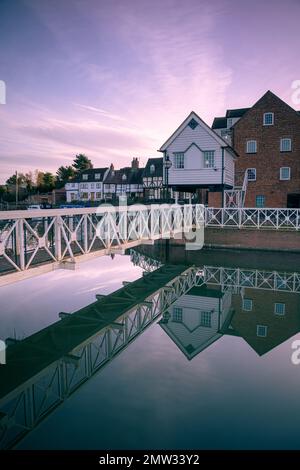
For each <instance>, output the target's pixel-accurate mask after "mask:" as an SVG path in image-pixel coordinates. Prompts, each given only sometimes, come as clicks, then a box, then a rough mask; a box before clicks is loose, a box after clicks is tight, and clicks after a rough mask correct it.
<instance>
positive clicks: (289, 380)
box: [0, 249, 300, 449]
mask: <svg viewBox="0 0 300 470" xmlns="http://www.w3.org/2000/svg"><path fill="white" fill-rule="evenodd" d="M151 255H152V258H153V257H154V258H155V256H156V259H157V252H155V250H154V251H153V253H151V250H150V249H149V250H148V252H147V257H146V258H144V261H145V260H146V261H147V262H148V263H149V259H150V260H151ZM205 256H206V258H205V264H206V265H212V266H214V267H218V268H219V267H220V266H222V264H223V263H222V257H223V255H222V253H221V255H219V256H218V257H216V256H215V255H214V254H213V253H211V252H210V253H208V254H206V255H205ZM243 256H244V255H243ZM226 257H227V258H228V254H227V255H226ZM227 258H226V264H227V266H228V264H229V265H230V259H229V260H228V259H227ZM248 258H249V259H248V261H247V257H246V258H245V256H244V258H243V259H242V260H241V261H240V263H242V264H241V265H239V260H238V259H237V258H236V256H232V266H233V267H234V269H236V268H237V266H238V267H240V268H245V269H246V268H249V271H250V265H251V270H253V269H254V266H253V255H250V256H249V255H248ZM258 258H259V255H258ZM160 261H161V262H162V264H163V263H164V262H165V260H163V259H161V260H160ZM180 262H181V263H182V260H181V261H180ZM284 262H285V261H284V259H283V258H282V257H277V259H276V257H275V256H274V255H273V256H272V257H269V259H268V260H266V261H265V265H264V266H262V263H261V262H260V265H259V266H258V265H257V269H258V270H259V273H262V272H263V271H267V272H271V270H272V271H274V269H275V268H274V266H275V265H276V263H277V264H278V271H279V272H282V271H291V269H290V265H286V266H285V265H284ZM172 263H174V264H175V261H174V259H173V260H172ZM140 264H141V263H140ZM256 264H258V263H256ZM197 265H199V267H200V268H203V265H202V266H201V262H200V261H198V262H197ZM270 266H271V269H270ZM143 267H144V268H145V263H144V264H143ZM292 271H294V269H293V270H292ZM142 273H143V269H142V268H141V267H140V266H136V265H134V264H133V263H132V261H131V259H130V256H116V257H115V258H114V259H111V258H110V257H105V258H99V259H95V260H93V261H92V262H89V263H86V264H82V265H80V268H78V270H76V271H57V272H52V273H50V274H46V275H43V276H40V277H38V278H34V279H31V280H26V281H23V282H20V283H18V284H15V285H11V286H7V287H2V288H1V292H0V295H1V313H0V315H1V319H0V321H1V325H0V338H7V337H14V338H18V339H24V338H26V337H29V336H30V335H32V334H33V333H36V332H38V331H39V330H41V329H43V328H45V327H46V326H48V325H51V324H52V323H54V322H56V321H57V320H58V313H59V312H61V311H63V312H74V311H77V310H79V309H81V308H82V307H84V306H86V305H89V304H91V303H92V302H94V301H95V295H96V294H99V293H104V294H109V293H111V292H114V291H115V290H116V289H119V288H121V287H122V281H124V280H126V281H134V280H136V279H139V278H141V277H142ZM259 273H258V274H256V275H259ZM293 279H294V282H295V279H296V280H297V277H295V276H294V278H293ZM299 279H300V277H299ZM276 282H277V281H276ZM299 331H300V293H299V292H298V293H294V292H288V291H287V288H286V286H285V287H284V286H283V284H282V282H280V279H279V281H278V282H277V289H275V290H274V289H271V288H268V289H266V288H265V289H257V288H252V287H248V286H247V284H246V286H244V287H240V286H234V285H231V286H228V285H227V286H226V285H220V284H217V283H206V284H205V285H204V286H201V287H195V288H193V289H191V290H190V291H189V292H187V293H186V294H184V295H183V296H181V297H179V298H178V299H177V300H176V301H175V302H174V303H173V304H172V305H171V306H170V308H169V309H168V310H167V312H164V315H163V317H158V318H157V319H156V320H155V321H154V322H152V324H151V325H150V326H149V327H148V328H147V329H145V330H144V331H142V333H141V334H139V335H138V336H137V337H136V339H135V340H134V341H132V342H131V343H130V344H129V345H128V346H127V347H126V348H125V349H123V350H122V351H121V353H119V354H118V355H116V356H115V357H114V358H113V359H112V360H111V361H110V362H109V363H108V364H107V365H106V366H105V367H103V368H102V369H100V370H99V371H98V372H97V373H96V374H95V375H93V376H91V377H90V378H89V379H88V380H87V381H86V382H85V383H84V384H83V385H82V386H81V387H80V388H78V389H77V390H76V391H75V392H74V393H73V394H72V395H71V396H69V397H68V398H67V399H65V400H64V402H63V403H62V404H60V405H59V406H58V407H56V408H54V409H53V410H52V411H51V412H49V414H48V416H47V417H46V419H43V420H42V421H41V422H40V423H39V424H38V425H37V426H34V427H33V429H32V430H31V431H30V432H29V433H27V434H26V435H25V434H24V437H23V438H22V439H21V440H19V441H18V443H17V444H16V448H18V449H133V448H137V449H138V448H144V449H147V448H148V449H149V448H150V449H154V448H165V449H168V448H169V449H172V448H173V449H176V448H177V449H192V448H197V449H269V448H270V449H271V448H272V449H274V448H278V449H288V448H290V449H299V448H300V442H299V436H298V428H299V422H300V403H299V389H300V365H299V366H295V365H293V364H292V361H291V355H292V352H293V350H292V348H291V345H292V342H293V341H294V340H296V339H300V334H299ZM3 367H6V366H1V369H0V371H1V370H3ZM0 376H1V375H0ZM0 404H1V401H0ZM3 429H4V427H2V431H3ZM0 432H1V430H0ZM3 432H4V431H3ZM0 437H1V434H0Z"/></svg>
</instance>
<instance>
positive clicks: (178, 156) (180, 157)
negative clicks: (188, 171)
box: [174, 152, 184, 169]
mask: <svg viewBox="0 0 300 470" xmlns="http://www.w3.org/2000/svg"><path fill="white" fill-rule="evenodd" d="M174 157H175V168H176V169H182V168H184V153H183V152H178V153H175V154H174Z"/></svg>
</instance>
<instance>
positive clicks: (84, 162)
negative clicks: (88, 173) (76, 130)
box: [73, 153, 93, 173]
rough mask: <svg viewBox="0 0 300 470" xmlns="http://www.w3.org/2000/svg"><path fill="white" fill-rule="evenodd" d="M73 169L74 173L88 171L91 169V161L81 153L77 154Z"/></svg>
mask: <svg viewBox="0 0 300 470" xmlns="http://www.w3.org/2000/svg"><path fill="white" fill-rule="evenodd" d="M73 167H74V168H75V170H76V172H77V173H79V172H80V171H83V170H89V169H90V168H93V165H92V162H91V160H90V159H89V158H88V157H87V156H86V155H84V154H83V153H79V154H78V155H76V157H75V159H74V161H73Z"/></svg>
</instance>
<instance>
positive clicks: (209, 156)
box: [203, 150, 215, 168]
mask: <svg viewBox="0 0 300 470" xmlns="http://www.w3.org/2000/svg"><path fill="white" fill-rule="evenodd" d="M203 156H204V167H205V168H214V166H215V151H214V150H206V151H205V152H203Z"/></svg>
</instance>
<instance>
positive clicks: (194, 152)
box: [166, 123, 233, 185]
mask: <svg viewBox="0 0 300 470" xmlns="http://www.w3.org/2000/svg"><path fill="white" fill-rule="evenodd" d="M192 144H196V145H192ZM224 145H226V144H225V143H224ZM198 147H199V148H198ZM206 150H214V152H215V159H214V165H215V167H214V168H205V161H204V154H203V151H206ZM166 152H167V155H168V156H169V158H170V160H171V162H172V167H171V168H170V169H169V184H170V185H180V184H182V185H207V184H221V183H222V148H221V145H220V144H219V143H218V142H217V140H216V139H215V138H214V137H213V136H212V135H211V134H210V133H209V131H208V130H207V129H205V128H204V127H202V125H201V123H200V124H199V125H198V126H197V127H196V128H195V129H191V128H190V126H188V125H187V126H186V127H185V128H184V129H183V131H182V132H181V133H180V134H179V135H178V136H177V137H176V138H175V139H174V140H173V142H171V144H170V145H169V146H168V147H167V149H166ZM176 152H185V156H184V168H183V169H177V168H175V156H174V153H176ZM224 153H225V154H227V156H226V161H225V167H226V165H230V169H228V171H227V172H225V174H224V177H225V180H224V183H225V184H230V185H232V184H233V178H232V177H231V176H230V175H231V174H232V168H233V167H232V163H231V162H230V159H231V160H232V161H233V157H232V156H231V155H230V154H229V152H227V151H226V150H225V152H224Z"/></svg>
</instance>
